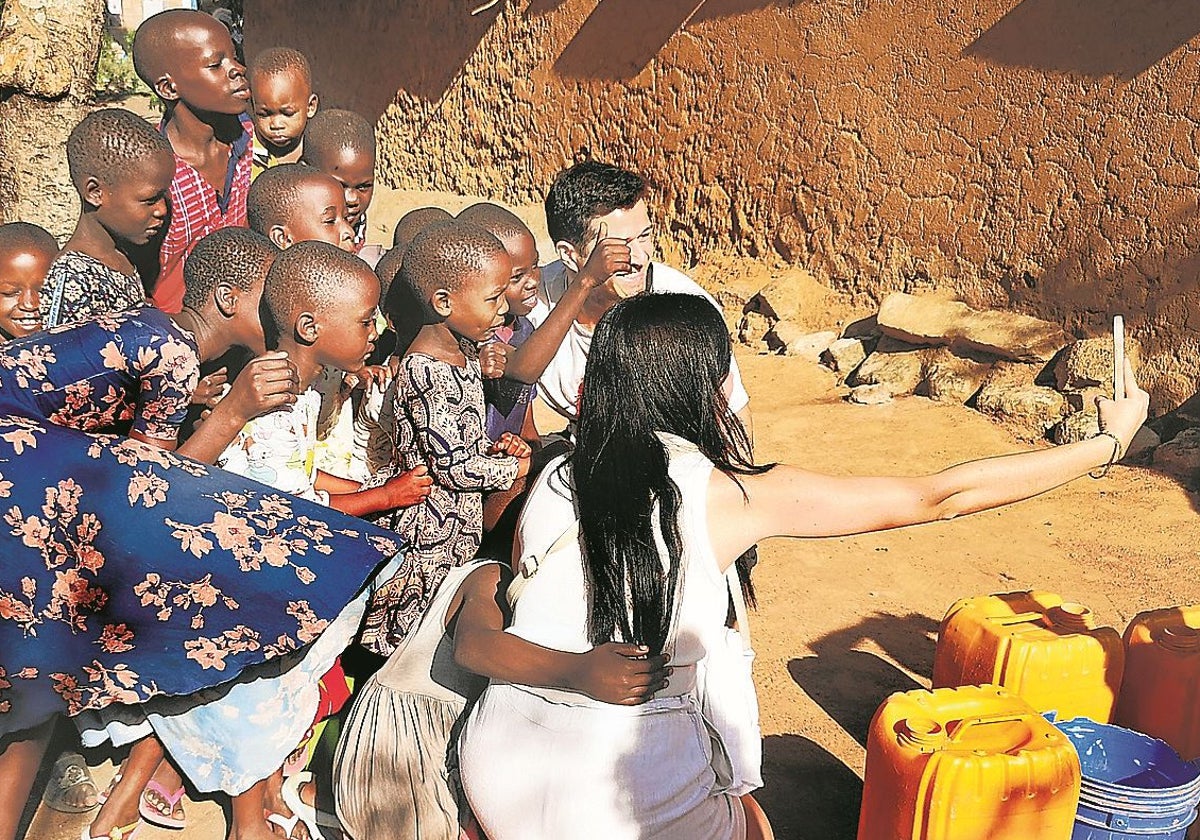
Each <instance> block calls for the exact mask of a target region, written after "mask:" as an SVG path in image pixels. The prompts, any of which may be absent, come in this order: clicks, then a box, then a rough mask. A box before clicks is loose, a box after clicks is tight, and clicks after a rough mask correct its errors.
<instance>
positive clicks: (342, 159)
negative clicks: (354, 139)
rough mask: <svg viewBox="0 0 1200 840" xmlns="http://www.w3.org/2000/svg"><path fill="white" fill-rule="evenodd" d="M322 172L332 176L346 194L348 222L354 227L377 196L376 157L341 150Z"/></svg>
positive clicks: (332, 157)
mask: <svg viewBox="0 0 1200 840" xmlns="http://www.w3.org/2000/svg"><path fill="white" fill-rule="evenodd" d="M321 171H323V172H325V173H327V174H329V175H332V176H333V177H334V178H335V179H336V180H337V182H338V183H339V184H341V185H342V189H344V190H345V193H346V214H347V215H346V221H348V222H349V223H350V225H351V227H353V226H354V225H357V224H358V222H359V220H360V219H362V217H363V214H364V213H366V212H367V208H368V207H370V206H371V197H372V196H373V195H374V194H375V156H374V155H368V154H361V153H359V152H355V151H354V150H353V149H339V150H338V151H337V152H336V153H335V154H334V155H332V156H331V158H330V160H328V161H325V162H324V165H323V166H322V168H321Z"/></svg>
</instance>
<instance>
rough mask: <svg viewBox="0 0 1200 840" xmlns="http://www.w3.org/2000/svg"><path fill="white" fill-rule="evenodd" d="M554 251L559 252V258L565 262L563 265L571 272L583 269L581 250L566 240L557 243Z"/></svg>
mask: <svg viewBox="0 0 1200 840" xmlns="http://www.w3.org/2000/svg"><path fill="white" fill-rule="evenodd" d="M554 250H555V251H557V252H558V258H559V259H560V260H562V261H563V265H565V266H566V267H567V268H569V269H570V270H571V271H575V272H578V271H579V269H581V268H582V267H583V260H582V259H581V258H580V254H579V250H578V249H577V248H576V247H575V246H574V245H572V244H571V243H570V242H567V241H565V240H560V241H558V242H555V243H554Z"/></svg>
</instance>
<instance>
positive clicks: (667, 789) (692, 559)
mask: <svg viewBox="0 0 1200 840" xmlns="http://www.w3.org/2000/svg"><path fill="white" fill-rule="evenodd" d="M662 437H663V440H664V442H665V443H666V444H667V448H668V452H669V453H670V467H669V472H670V476H671V479H672V480H673V481H674V482H675V484H676V485H677V486H678V487H679V490H680V495H681V497H682V498H681V507H680V511H679V524H680V534H681V537H682V542H683V556H682V558H681V570H680V583H679V587H680V589H679V597H678V603H677V609H676V611H675V613H674V616H673V618H672V625H671V631H670V634H669V638H668V642H667V652H669V653H670V655H671V665H672V667H673V668H674V669H675V670H674V673H673V674H672V676H671V679H670V684H669V685H668V686H667V688H666V689H664V690H663V691H661V692H659V693H658V694H657V695H655V697H654V698H653V699H652V700H650V701H649V702H647V703H645V704H643V705H640V706H633V707H627V706H614V705H609V704H605V703H600V702H598V701H595V700H592V699H590V698H588V697H585V696H583V695H580V694H575V693H573V692H568V691H562V690H555V689H542V688H532V687H528V686H520V685H512V684H506V683H495V682H494V683H492V684H491V685H489V686H488V688H487V689H486V690H485V691H484V693H483V695H482V696H481V697H480V699H479V701H478V702H477V704H476V706H475V707H474V709H473V710H472V712H471V714H470V716H469V717H468V719H467V723H466V725H465V726H464V728H463V732H462V736H461V738H460V741H459V760H460V770H461V774H462V781H463V786H464V788H465V789H466V793H467V798H468V800H469V802H470V804H471V809H472V811H473V812H474V813H475V816H476V818H477V819H478V820H479V822H480V824H481V826H482V827H483V830H484V832H485V833H486V834H487V836H488V837H489V838H491V840H507V838H521V840H539V838H546V840H551V838H555V839H556V840H557V838H563V837H571V838H606V840H623V838H629V840H633V838H664V839H668V838H678V840H685V838H686V840H740V838H743V837H744V836H745V816H744V813H743V811H742V807H741V803H740V802H739V801H738V800H737V798H736V797H734V796H733V795H732V794H730V793H729V792H728V785H727V781H726V780H723V779H719V778H718V774H717V772H716V770H715V769H714V759H713V756H714V749H715V750H717V751H721V750H723V746H722V745H721V744H720V741H719V739H717V737H716V736H715V735H714V733H713V732H712V731H711V729H710V728H709V727H708V726H707V725H706V723H705V721H704V719H703V717H702V716H701V714H700V711H699V703H698V700H697V697H696V692H695V687H696V663H697V662H698V661H700V660H701V659H703V658H704V656H705V651H706V650H707V649H709V648H711V647H713V646H715V645H717V644H721V643H723V641H722V640H723V638H724V630H725V616H726V612H727V606H728V594H727V593H728V590H727V588H726V582H725V577H724V575H723V573H722V572H721V569H720V567H719V566H718V564H717V561H716V558H715V557H714V556H713V553H712V547H711V545H710V543H709V539H708V521H707V497H708V481H709V477H710V475H711V474H712V469H713V465H712V463H711V462H710V461H708V460H707V459H706V458H705V457H704V456H703V455H702V454H701V453H700V452H699V451H698V450H697V449H696V448H695V447H694V446H692V445H691V444H689V443H687V442H686V441H683V440H681V439H679V438H676V437H673V436H667V435H663V436H662ZM561 463H562V461H561V460H556V461H553V462H551V464H550V465H549V466H547V468H546V469H545V470H544V471H543V472H542V474H541V475H540V476H539V478H538V481H537V482H536V483H535V485H534V488H533V490H532V491H531V492H530V495H529V501H528V502H527V503H526V506H525V510H524V511H523V513H522V515H521V521H520V523H519V524H518V528H517V531H518V533H517V539H518V550H519V552H520V554H519V556H521V557H526V556H529V555H531V554H533V555H538V556H540V555H542V554H543V553H544V552H546V550H547V549H548V548H549V547H550V546H551V545H552V544H554V543H555V541H557V540H558V538H559V537H560V536H562V534H563V532H564V531H566V530H567V529H568V528H569V527H570V526H571V525H572V523H573V522H574V521H575V512H574V507H573V504H572V500H571V494H570V490H569V489H568V487H567V485H566V482H565V480H564V476H563V474H562V471H560V470H559V469H558V467H559V466H560V465H561ZM658 542H659V551H660V553H661V554H662V555H663V557H664V563H665V558H666V548H665V546H664V545H663V543H662V541H661V539H660V540H659V541H658ZM587 604H588V598H587V591H586V584H585V573H584V569H583V560H582V558H581V555H580V551H579V545H578V542H574V543H568V544H567V545H566V546H565V547H563V548H562V549H561V550H557V551H555V552H554V553H553V554H551V555H550V556H549V557H547V558H546V559H545V562H543V563H542V564H541V566H540V567H539V568H538V571H537V574H536V575H534V576H533V577H532V578H531V579H530V580H529V582H528V584H527V585H526V587H525V589H524V591H523V592H522V594H521V597H520V600H519V601H518V602H517V604H516V607H515V610H514V615H513V621H512V625H511V626H510V627H509V629H508V631H507V632H510V633H514V634H516V635H518V636H520V637H522V638H524V639H526V640H528V641H531V642H534V643H537V644H540V645H544V646H546V647H550V648H554V649H557V650H563V651H569V652H583V651H586V650H589V649H590V648H591V647H592V645H591V644H590V643H589V641H588V635H587Z"/></svg>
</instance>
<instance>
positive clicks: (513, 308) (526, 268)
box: [504, 233, 542, 315]
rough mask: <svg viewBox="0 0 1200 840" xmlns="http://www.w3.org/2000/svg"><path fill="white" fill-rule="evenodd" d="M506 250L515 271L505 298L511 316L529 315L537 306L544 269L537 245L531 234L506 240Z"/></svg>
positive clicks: (510, 278)
mask: <svg viewBox="0 0 1200 840" xmlns="http://www.w3.org/2000/svg"><path fill="white" fill-rule="evenodd" d="M504 250H505V251H507V252H508V256H509V257H510V258H511V259H512V264H513V269H512V274H511V275H510V276H509V281H508V288H507V289H506V290H505V292H504V296H505V297H506V298H507V299H508V314H509V315H528V314H529V313H530V312H532V311H533V307H534V306H535V305H536V304H537V291H538V285H539V284H540V283H541V282H542V269H541V267H540V266H539V265H538V252H537V243H536V242H534V241H533V236H532V235H531V234H529V233H524V234H521V235H520V236H514V237H512V238H511V239H505V240H504Z"/></svg>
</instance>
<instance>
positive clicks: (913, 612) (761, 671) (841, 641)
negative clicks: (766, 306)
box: [27, 193, 1200, 840]
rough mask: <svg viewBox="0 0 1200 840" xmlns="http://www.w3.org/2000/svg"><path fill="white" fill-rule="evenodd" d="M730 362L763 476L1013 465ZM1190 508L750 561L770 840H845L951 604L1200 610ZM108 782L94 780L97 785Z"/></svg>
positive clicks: (1120, 502) (390, 202) (60, 819)
mask: <svg viewBox="0 0 1200 840" xmlns="http://www.w3.org/2000/svg"><path fill="white" fill-rule="evenodd" d="M418 198H419V197H414V196H412V195H407V196H401V195H398V194H390V193H389V194H388V195H386V196H384V197H383V201H381V202H380V204H379V206H378V207H376V208H375V209H374V210H373V211H372V227H373V229H372V239H379V240H382V238H383V236H382V234H379V235H377V233H376V231H375V230H374V227H375V225H377V224H378V225H379V226H380V227H381V229H382V228H384V227H385V225H384V224H383V222H382V219H383V217H384V212H383V208H384V207H386V208H388V212H387V216H389V217H390V218H395V217H396V216H398V215H399V212H401V211H402V210H403V209H405V208H407V207H409V206H413V203H414V202H415V201H417V200H418ZM424 198H426V199H428V198H429V196H428V195H426V196H425V197H424ZM449 198H454V199H455V203H458V202H459V201H461V203H464V204H465V203H466V202H465V200H460V199H458V198H457V197H449ZM439 203H440V202H439ZM448 203H449V202H448ZM458 206H461V204H459V205H458ZM451 209H454V207H451ZM529 215H530V216H531V218H535V216H536V214H535V213H534V211H533V209H532V208H530V210H529ZM377 218H378V220H379V221H376V219H377ZM383 232H386V231H383ZM543 236H544V233H543ZM543 253H545V251H543ZM738 359H739V363H740V364H741V366H742V371H743V375H744V378H745V380H746V385H747V388H748V390H749V392H750V395H751V400H752V408H753V412H754V418H755V437H756V446H757V455H758V457H759V459H760V460H761V461H786V462H790V463H796V464H801V465H803V466H806V467H808V468H811V469H816V470H822V471H826V472H831V473H854V474H871V473H880V474H913V473H919V472H927V471H933V470H936V469H938V468H941V467H943V466H946V465H948V464H951V463H954V462H958V461H962V460H966V459H970V458H975V457H981V456H986V455H993V454H998V453H1002V452H1006V451H1011V450H1014V449H1016V448H1019V444H1017V443H1016V442H1015V439H1014V438H1013V437H1012V436H1011V435H1009V434H1008V433H1007V432H1006V431H1005V430H1004V429H1002V428H1000V427H998V426H997V425H995V424H994V423H992V422H991V421H990V420H988V419H987V418H985V417H983V416H982V415H979V414H977V413H975V412H974V411H971V410H970V409H967V408H963V407H958V406H947V405H942V404H939V403H935V402H932V401H930V400H927V399H923V398H920V397H912V398H906V399H900V400H897V401H896V402H894V403H892V404H889V405H884V406H858V405H852V404H850V403H847V402H845V401H844V400H843V399H842V398H841V397H842V393H843V391H842V390H840V389H839V387H838V386H837V384H836V381H835V379H834V377H833V375H832V374H831V373H830V372H828V371H827V370H825V369H823V368H820V367H818V366H817V365H814V364H811V363H808V362H804V361H801V360H798V359H794V358H785V357H779V356H759V355H754V354H752V353H749V352H747V351H745V350H744V349H743V350H739V354H738ZM1198 506H1200V499H1198V497H1197V496H1196V495H1194V494H1192V493H1189V492H1188V491H1187V490H1186V488H1184V487H1182V486H1180V485H1179V483H1177V482H1176V481H1174V480H1172V479H1170V478H1168V477H1165V476H1163V475H1160V474H1157V473H1155V472H1152V471H1150V470H1148V469H1144V468H1135V467H1116V468H1114V469H1113V470H1112V472H1111V474H1110V475H1109V476H1108V477H1107V478H1104V479H1101V480H1092V479H1089V478H1083V479H1080V480H1078V481H1076V482H1074V483H1072V484H1070V485H1067V486H1065V487H1062V488H1059V489H1058V490H1055V491H1053V492H1051V493H1047V494H1045V495H1044V496H1042V497H1039V498H1037V499H1033V500H1030V501H1027V502H1024V503H1021V504H1018V505H1014V506H1012V507H1010V508H1007V509H1005V510H1002V511H998V512H991V513H984V514H979V515H976V516H972V517H966V518H963V519H961V520H957V521H953V522H946V523H938V524H933V525H926V526H921V527H917V528H909V529H905V530H900V531H893V532H889V533H884V534H873V535H870V536H864V537H855V538H845V539H826V540H772V541H769V542H767V543H765V544H764V545H763V546H762V547H761V550H760V557H761V562H760V565H759V567H758V569H757V571H756V573H755V581H756V584H757V587H758V594H759V602H760V605H759V610H758V612H757V614H756V615H754V616H753V617H752V626H753V633H754V646H755V648H756V649H757V652H758V656H757V660H756V662H755V678H756V683H757V686H758V691H759V701H760V705H761V709H762V726H763V735H764V758H765V778H766V787H765V788H764V789H763V790H762V791H761V792H760V793H759V794H758V796H759V799H760V802H761V803H762V805H763V807H764V808H765V810H766V812H767V814H768V815H769V817H770V819H771V822H772V823H773V825H774V827H775V831H776V835H777V836H778V837H779V838H795V840H801V839H803V840H810V839H811V840H818V838H819V839H820V840H851V838H854V836H855V828H856V824H857V818H858V807H859V800H860V798H861V794H862V778H861V777H862V771H863V763H864V746H863V745H864V743H865V740H866V730H867V725H868V723H869V721H870V718H871V715H872V714H873V713H874V711H875V709H876V708H877V707H878V705H879V704H880V703H881V702H882V701H883V700H884V698H886V697H887V695H888V694H890V693H892V692H894V691H904V690H908V689H913V688H918V687H928V685H929V678H930V674H931V671H932V667H933V651H934V645H935V642H936V631H937V626H938V622H939V620H940V619H941V617H942V615H943V614H944V612H945V610H946V608H947V607H949V606H950V604H951V603H953V602H954V601H955V600H957V599H958V598H961V597H965V596H970V595H978V594H987V593H992V592H1004V591H1012V590H1021V589H1032V588H1039V589H1047V590H1050V591H1053V592H1058V593H1060V594H1062V595H1063V596H1065V597H1068V598H1069V599H1071V600H1076V601H1080V602H1082V603H1084V604H1086V605H1088V606H1090V607H1091V608H1092V609H1093V610H1094V611H1095V613H1096V614H1097V617H1098V618H1099V619H1100V621H1101V622H1102V623H1106V624H1110V625H1112V626H1114V627H1116V628H1117V629H1118V630H1124V627H1125V625H1126V624H1127V623H1128V621H1129V620H1130V619H1131V618H1132V617H1133V616H1134V615H1135V614H1137V613H1138V612H1139V611H1141V610H1144V609H1149V608H1153V607H1160V606H1166V605H1171V604H1179V603H1196V602H1200V580H1198V579H1197V577H1196V575H1195V572H1194V570H1195V569H1196V568H1197V565H1198V560H1200V557H1198V553H1197V552H1198V548H1197V547H1198V546H1200V516H1198V515H1197V508H1198ZM110 773H111V767H110V766H109V765H105V766H102V767H101V768H100V770H99V771H98V772H97V775H98V777H99V778H101V779H102V780H106V779H107V778H108V775H109V774H110ZM187 807H188V814H189V819H190V821H191V826H190V827H189V828H188V829H187V830H185V831H183V832H179V833H174V834H173V833H172V832H167V831H162V830H157V829H149V828H147V829H145V830H144V831H143V833H142V834H141V835H139V838H140V840H165V838H168V837H171V836H175V837H178V838H183V840H193V839H194V840H217V838H221V837H223V836H224V835H223V831H224V821H223V816H222V814H221V811H220V809H219V808H218V806H217V805H216V804H215V803H213V802H211V801H209V802H203V803H192V802H189V803H188V806H187ZM83 822H84V818H83V817H67V816H64V815H58V814H52V813H50V812H47V811H46V809H44V808H43V809H41V811H40V812H39V813H38V815H37V817H36V818H35V820H34V822H33V824H32V825H31V827H30V830H29V832H28V834H27V837H29V838H36V840H59V839H60V838H61V840H67V839H68V838H73V837H78V836H79V830H80V828H79V827H80V826H81V825H82V824H83Z"/></svg>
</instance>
